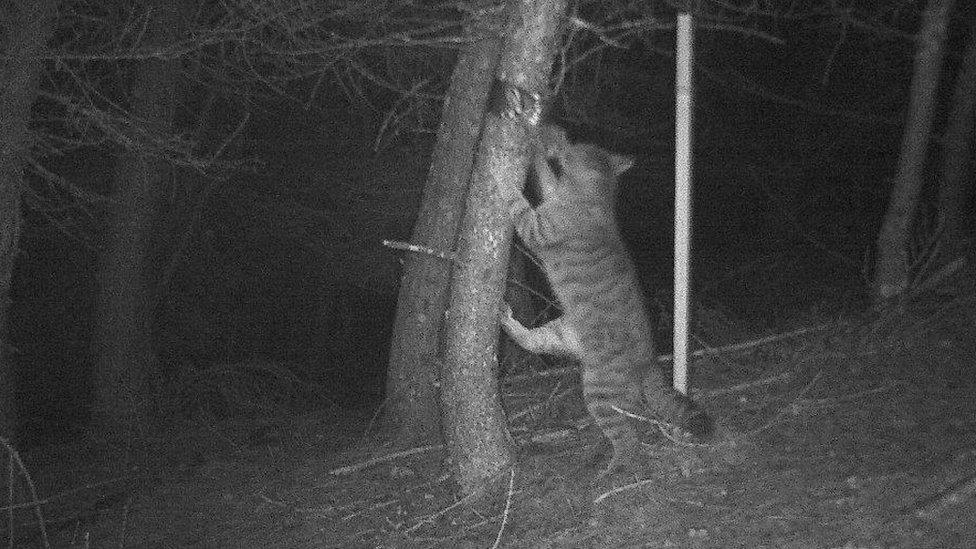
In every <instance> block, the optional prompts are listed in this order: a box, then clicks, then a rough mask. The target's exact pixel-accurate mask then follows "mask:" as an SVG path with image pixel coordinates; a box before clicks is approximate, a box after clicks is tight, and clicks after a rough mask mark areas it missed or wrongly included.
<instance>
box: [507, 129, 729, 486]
mask: <svg viewBox="0 0 976 549" xmlns="http://www.w3.org/2000/svg"><path fill="white" fill-rule="evenodd" d="M537 149H538V152H537V153H536V154H535V156H534V158H533V160H532V168H533V169H534V170H535V175H536V181H537V185H538V191H539V196H540V203H539V205H538V206H537V207H536V208H532V207H531V205H530V204H529V203H528V201H527V200H525V198H524V197H523V196H522V195H521V194H520V195H518V197H517V198H516V200H515V201H514V203H513V208H512V214H513V217H514V218H515V222H516V231H517V233H518V235H519V237H521V239H522V241H523V243H524V244H525V245H526V246H527V247H528V248H529V250H530V251H531V252H532V253H533V254H534V255H535V256H536V258H537V259H538V260H539V261H540V263H541V264H542V268H543V270H544V271H545V273H546V276H547V277H548V278H549V282H550V285H551V286H552V289H553V291H554V292H555V294H556V297H557V298H558V299H559V302H560V306H561V308H562V311H563V312H562V316H560V317H559V318H557V319H556V320H553V321H551V322H548V323H546V324H544V325H542V326H539V327H537V328H534V329H528V328H526V327H525V326H523V325H522V324H521V323H520V322H518V321H517V320H515V319H514V318H512V316H511V310H510V309H509V308H508V307H507V306H506V307H505V311H504V312H503V314H502V315H501V321H502V327H503V328H504V329H505V331H506V333H507V334H508V335H509V336H510V337H511V338H512V339H513V340H515V341H516V342H517V343H518V344H519V345H520V346H521V347H523V348H524V349H526V350H527V351H529V352H534V353H548V354H557V355H564V356H569V357H572V358H575V359H577V360H579V362H580V363H581V365H582V375H581V377H582V382H583V397H584V400H585V401H586V406H587V409H588V410H589V412H590V414H591V415H592V416H593V418H594V420H595V421H596V424H597V425H598V426H599V427H600V429H601V430H602V431H603V433H604V435H605V436H606V438H607V439H608V440H609V441H610V443H611V444H612V445H613V457H612V458H611V460H610V463H609V465H608V467H607V469H606V470H605V471H603V473H601V476H605V475H607V474H612V473H615V472H618V471H621V470H634V469H635V468H637V467H638V462H637V457H638V455H639V448H640V446H639V442H638V438H637V431H636V429H635V428H634V426H633V424H632V423H631V420H630V419H628V418H627V417H625V416H624V415H622V414H620V413H619V412H618V411H616V410H615V409H614V407H616V408H619V409H621V410H626V411H629V412H633V413H636V414H642V415H646V414H647V413H648V412H650V414H651V415H652V416H653V417H655V418H658V419H661V420H664V421H667V422H669V423H672V424H674V425H676V426H678V427H681V428H683V429H685V430H686V431H689V432H690V433H691V434H693V435H696V436H699V437H705V436H708V435H709V434H710V432H711V428H712V424H711V420H710V418H709V417H708V416H707V415H705V414H704V413H702V412H700V411H698V410H697V408H695V406H694V404H693V403H692V402H691V401H690V400H689V399H687V398H686V397H684V396H683V395H681V394H680V393H677V392H676V391H674V390H673V389H671V387H670V385H669V384H668V383H666V380H665V379H663V376H662V373H661V370H660V369H659V368H658V367H657V365H656V364H655V361H654V357H655V353H654V343H653V336H652V328H651V323H650V319H649V317H648V314H647V309H646V306H645V303H644V294H643V291H642V290H641V287H640V283H639V281H638V278H637V271H636V269H635V268H634V264H633V261H632V260H631V258H630V255H629V253H628V252H627V249H626V247H625V245H624V242H623V239H622V238H621V236H620V231H619V229H618V227H617V222H616V219H615V214H614V202H615V198H616V186H617V179H618V177H619V176H620V174H622V173H623V172H625V171H626V170H628V169H629V168H630V167H631V165H632V160H631V159H630V158H628V157H625V156H621V155H618V154H615V153H611V152H609V151H606V150H604V149H602V148H600V147H597V146H595V145H589V144H571V143H570V142H569V141H568V139H567V138H566V133H565V131H564V130H562V129H561V128H559V127H558V126H544V127H542V128H541V129H540V135H539V139H538V143H537Z"/></svg>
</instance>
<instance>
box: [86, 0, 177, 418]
mask: <svg viewBox="0 0 976 549" xmlns="http://www.w3.org/2000/svg"><path fill="white" fill-rule="evenodd" d="M155 5H156V9H155V10H154V11H153V13H152V14H151V17H152V22H153V25H154V27H153V30H152V32H151V38H150V39H151V40H153V43H155V44H160V45H163V44H169V43H173V39H174V38H175V37H176V33H177V31H176V29H177V28H179V22H180V12H179V9H178V4H177V0H159V1H158V2H156V3H155ZM179 76H180V65H179V60H178V59H173V60H165V61H164V60H161V59H156V58H153V59H149V60H146V61H144V62H143V63H142V65H141V66H140V68H139V71H138V74H137V75H136V78H135V80H134V84H133V89H132V93H131V116H132V118H133V120H134V121H135V124H136V127H137V128H139V130H137V131H145V132H146V134H147V135H154V136H162V135H166V134H167V133H169V132H170V130H171V129H172V123H173V115H174V111H175V108H176V95H177V93H176V92H177V85H178V82H179ZM133 141H135V142H136V143H138V142H139V141H141V140H139V139H134V140H133ZM151 152H152V151H140V150H137V149H131V150H127V151H126V152H125V153H123V155H122V157H121V158H120V160H119V166H118V171H117V173H116V180H115V182H116V185H117V187H116V192H115V204H114V206H115V211H114V212H113V216H112V217H113V218H112V224H111V225H110V226H111V227H112V232H111V234H110V235H109V239H108V240H109V241H108V246H107V247H106V249H105V250H104V251H103V256H102V259H101V265H100V271H99V277H100V280H99V282H100V288H99V291H98V295H97V296H96V302H95V303H96V304H95V307H96V309H95V327H94V354H95V379H94V390H95V391H94V392H95V395H94V396H95V402H94V419H95V423H96V425H97V426H98V427H100V428H102V429H104V430H106V431H108V432H110V433H117V434H122V435H128V434H140V433H144V432H145V430H146V429H147V428H148V422H149V419H150V412H151V399H152V397H153V391H152V389H151V387H152V384H153V383H155V382H157V381H158V379H157V375H158V374H157V364H156V357H155V356H154V353H153V349H152V333H153V325H154V322H153V307H152V304H153V299H152V292H151V281H150V279H149V278H148V273H149V272H150V271H149V268H150V266H149V257H150V251H151V250H150V249H149V248H150V243H151V241H152V236H153V230H152V229H153V226H154V220H155V215H156V212H157V209H158V208H157V206H158V200H159V196H160V192H161V188H162V186H163V184H164V181H165V177H166V175H167V173H168V165H167V164H166V163H165V162H164V161H162V160H160V159H159V158H157V157H156V156H154V155H152V154H150V153H151Z"/></svg>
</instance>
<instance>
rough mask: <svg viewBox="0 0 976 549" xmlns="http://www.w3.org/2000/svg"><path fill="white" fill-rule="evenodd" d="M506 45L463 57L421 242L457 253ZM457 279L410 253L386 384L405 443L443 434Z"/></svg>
mask: <svg viewBox="0 0 976 549" xmlns="http://www.w3.org/2000/svg"><path fill="white" fill-rule="evenodd" d="M499 43H500V41H499V40H498V39H497V38H495V37H485V38H482V39H480V40H478V41H476V42H474V43H472V44H471V45H470V46H468V47H467V48H466V49H465V50H463V51H462V52H461V53H460V56H459V57H458V60H457V64H456V65H455V67H454V74H453V76H452V77H451V86H450V89H449V90H448V92H447V97H446V99H445V100H444V107H443V112H442V114H441V124H440V128H439V129H438V132H437V145H436V147H435V148H434V155H433V159H432V161H431V166H430V172H429V175H428V176H427V184H426V186H425V187H424V196H423V200H422V202H421V205H420V213H419V216H418V218H417V225H416V226H415V227H414V230H413V235H412V237H411V239H412V242H413V243H416V244H420V245H423V246H426V247H429V248H431V249H433V250H440V251H451V250H453V249H454V244H455V241H456V239H457V231H458V226H459V225H460V223H461V215H462V214H463V212H464V197H465V195H466V194H467V190H468V180H469V179H470V175H471V165H472V163H473V161H474V150H475V147H476V146H477V144H478V135H479V132H480V130H481V120H482V118H483V116H484V110H485V103H486V101H487V97H488V87H489V84H490V82H491V76H492V69H493V68H494V66H495V63H496V62H497V61H498V51H499ZM450 273H451V264H450V261H448V260H444V259H441V258H438V257H435V256H433V255H427V254H422V253H410V254H409V255H408V256H407V258H406V260H405V262H404V270H403V278H402V281H401V283H400V296H399V300H398V302H397V312H396V320H395V322H394V325H393V340H392V342H391V345H390V367H389V371H388V373H387V381H386V394H387V409H386V418H387V423H388V425H389V427H391V428H393V430H395V435H396V438H397V442H398V443H399V444H404V445H408V444H415V443H422V442H430V441H432V440H436V439H438V438H439V437H440V434H441V433H440V415H439V406H438V401H437V388H436V383H437V377H438V375H439V373H440V372H439V371H438V366H437V365H438V362H437V357H436V355H437V349H438V344H439V341H440V333H441V325H442V323H443V319H444V310H445V309H446V307H447V289H448V280H449V278H448V277H449V276H450Z"/></svg>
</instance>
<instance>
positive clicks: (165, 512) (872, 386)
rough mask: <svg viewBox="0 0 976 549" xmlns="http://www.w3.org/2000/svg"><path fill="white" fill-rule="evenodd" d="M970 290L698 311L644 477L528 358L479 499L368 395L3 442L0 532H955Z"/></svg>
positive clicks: (184, 540)
mask: <svg viewBox="0 0 976 549" xmlns="http://www.w3.org/2000/svg"><path fill="white" fill-rule="evenodd" d="M974 302H976V294H974V293H973V291H972V289H968V290H960V289H958V288H954V289H952V290H946V291H944V292H942V293H938V292H929V293H928V294H926V295H925V296H924V297H922V298H919V299H916V300H914V301H913V302H911V303H910V304H908V305H905V306H903V307H900V308H898V309H897V310H893V311H891V312H889V313H886V314H885V315H863V316H861V317H857V318H810V319H809V320H808V321H804V322H802V323H798V324H797V325H795V326H793V327H786V328H784V329H782V330H780V331H778V332H777V333H774V334H741V333H735V330H733V329H732V327H727V328H728V329H724V328H726V327H723V326H719V325H712V326H700V327H699V328H700V329H699V330H697V332H696V333H699V334H702V333H708V334H709V337H707V338H706V339H708V340H709V341H708V343H709V346H708V350H707V351H705V352H704V353H703V354H701V355H700V356H699V357H698V358H697V359H696V361H695V365H694V380H695V383H696V386H697V387H698V390H697V391H696V393H695V396H696V398H697V399H698V400H699V401H700V402H701V403H702V404H703V406H704V407H706V408H707V409H708V410H709V411H710V412H711V413H713V414H714V416H715V417H716V419H717V422H718V424H719V426H720V429H719V435H718V437H717V438H716V440H715V441H714V442H712V443H711V444H708V445H704V446H693V445H688V444H687V443H682V442H680V441H672V440H669V439H667V438H665V437H657V438H656V439H653V440H651V441H650V442H649V443H648V444H647V445H646V447H645V450H646V453H647V463H648V468H647V471H646V473H645V474H644V475H642V476H641V478H636V477H635V478H626V479H619V478H618V479H613V481H608V482H598V481H597V480H596V473H597V471H598V468H599V464H589V463H585V462H584V460H583V459H582V457H581V456H583V455H585V454H586V452H587V451H588V450H590V449H592V448H594V447H595V446H596V445H598V444H599V443H600V440H601V439H600V435H599V433H598V431H597V430H596V429H595V427H594V426H593V425H592V424H590V422H588V421H587V416H586V414H585V412H584V410H583V407H582V404H581V402H580V400H581V399H580V397H579V392H578V387H577V379H576V377H575V375H574V374H573V373H572V370H571V369H556V370H550V371H547V372H546V373H544V374H533V373H531V372H530V366H533V364H530V363H529V361H528V360H527V359H526V361H525V364H519V365H518V366H519V368H520V371H521V373H519V374H518V375H513V376H510V377H509V378H507V379H506V381H505V384H504V389H505V394H506V409H507V410H508V413H509V417H510V424H511V430H512V433H513V435H514V437H515V439H516V440H517V441H519V443H520V449H519V453H518V462H517V464H516V466H515V467H514V468H513V469H512V471H511V472H510V473H508V474H505V475H504V476H503V477H502V478H499V479H498V481H497V483H496V484H495V485H494V486H493V487H492V489H491V491H490V493H488V494H486V495H485V497H483V498H482V499H481V501H479V502H478V503H476V504H475V503H471V502H463V501H458V500H457V498H456V494H455V490H454V483H453V482H452V481H451V479H450V478H449V477H448V476H447V475H446V474H444V473H443V469H442V459H443V456H444V453H443V449H442V448H439V447H429V448H414V449H404V448H399V449H393V448H389V447H386V446H384V445H383V444H381V443H379V442H377V441H376V440H375V439H373V438H371V437H370V436H364V435H363V434H364V433H365V432H367V426H368V425H369V423H370V420H371V413H370V412H369V411H362V412H358V413H355V414H352V413H350V412H348V411H341V410H339V411H331V412H330V411H322V412H317V413H313V414H307V415H303V416H298V417H279V418H274V419H254V418H252V419H250V420H247V421H244V420H240V421H236V422H227V421H225V422H196V423H193V424H187V425H183V426H181V427H180V428H178V429H171V430H170V431H168V432H167V433H166V434H165V435H160V436H159V437H158V438H156V439H154V440H152V441H151V442H149V443H147V444H145V445H142V446H140V447H126V446H125V445H119V444H111V443H108V442H105V441H97V440H87V441H85V442H83V443H77V444H72V445H63V446H58V447H48V448H45V449H42V450H37V451H32V452H30V453H25V454H24V455H19V454H16V452H14V451H13V450H12V449H10V448H9V447H7V448H0V455H3V456H4V457H8V456H9V457H10V458H11V459H10V460H9V461H7V463H8V464H9V465H10V466H9V467H8V469H7V471H8V475H5V476H6V477H7V479H8V482H6V483H4V491H5V495H4V499H0V507H3V506H5V505H8V504H7V503H6V502H10V501H13V504H14V505H12V506H8V507H7V509H6V510H5V512H4V513H3V519H2V520H3V524H2V526H0V532H2V539H3V541H2V543H3V545H4V546H11V547H44V546H49V547H126V548H131V547H281V548H287V547H317V548H323V547H335V548H380V547H382V548H435V547H445V548H455V547H463V548H467V547H478V548H488V547H511V548H588V547H594V548H596V547H600V548H603V547H648V548H659V547H660V548H663V547H679V548H680V547H688V548H713V547H714V548H729V547H748V548H762V547H777V548H807V547H817V548H851V549H853V548H880V547H904V548H909V547H910V548H954V547H958V548H972V547H976V376H974V368H976V363H974V361H976V312H974ZM733 333H735V335H734V336H733V335H730V334H733ZM534 366H538V363H536V364H534ZM519 368H514V370H519ZM17 458H20V459H22V460H23V461H22V467H21V464H20V463H18V462H17V461H16V459H17ZM25 473H29V475H30V478H31V479H32V482H33V485H34V488H33V490H34V493H33V494H32V493H31V491H30V489H29V488H28V485H27V483H26V479H27V476H26V474H25ZM11 478H13V479H14V482H13V486H14V489H13V490H12V491H7V488H6V486H7V485H9V484H10V482H9V479H11ZM11 507H13V509H11ZM11 525H12V526H13V527H12V528H11Z"/></svg>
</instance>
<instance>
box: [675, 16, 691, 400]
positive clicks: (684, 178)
mask: <svg viewBox="0 0 976 549" xmlns="http://www.w3.org/2000/svg"><path fill="white" fill-rule="evenodd" d="M677 31H678V34H677V39H676V48H677V50H678V51H677V69H676V75H675V146H674V388H675V389H676V390H678V391H680V392H681V393H684V394H688V322H689V314H688V301H689V284H690V278H691V277H690V273H691V266H690V256H691V126H692V124H691V114H692V113H691V110H692V98H693V91H694V90H693V89H692V78H691V75H692V25H691V14H689V13H680V14H678V29H677Z"/></svg>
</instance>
